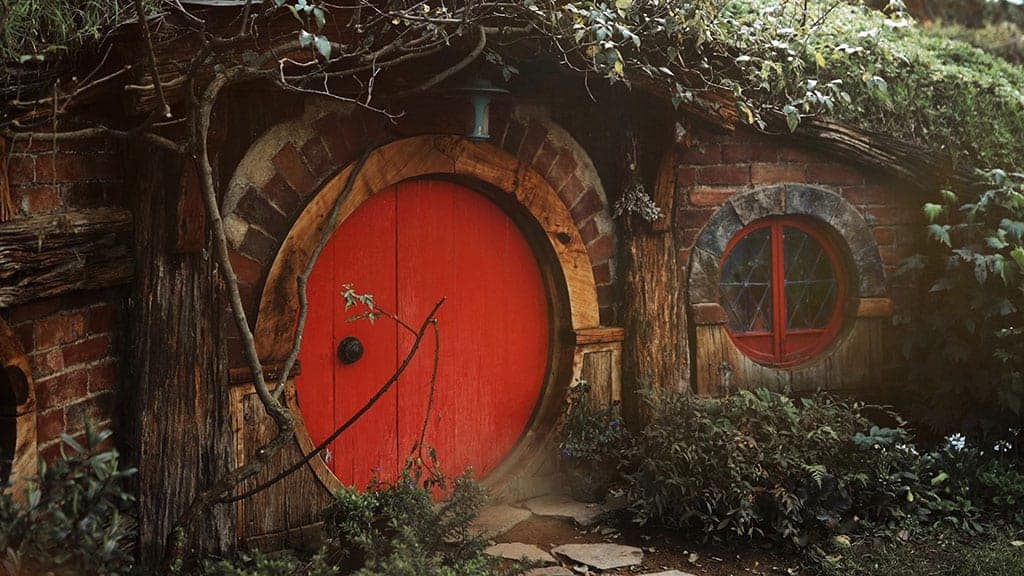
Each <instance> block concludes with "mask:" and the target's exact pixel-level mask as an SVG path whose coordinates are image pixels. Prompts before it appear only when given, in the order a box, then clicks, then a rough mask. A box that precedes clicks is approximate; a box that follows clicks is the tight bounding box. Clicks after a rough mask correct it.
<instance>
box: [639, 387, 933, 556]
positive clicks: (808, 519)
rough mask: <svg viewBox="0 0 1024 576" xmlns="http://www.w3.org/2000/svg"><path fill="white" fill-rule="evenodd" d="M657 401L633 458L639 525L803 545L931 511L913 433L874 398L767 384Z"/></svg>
mask: <svg viewBox="0 0 1024 576" xmlns="http://www.w3.org/2000/svg"><path fill="white" fill-rule="evenodd" d="M650 403H651V410H652V420H651V421H650V423H649V424H648V425H647V426H646V427H645V428H644V429H643V430H642V431H640V432H639V433H638V434H636V439H635V442H634V443H633V445H632V447H631V448H630V450H629V451H628V453H627V454H626V462H625V464H624V468H625V470H626V472H625V476H626V481H627V487H626V496H627V498H628V502H629V503H630V506H629V510H630V512H631V514H632V517H633V520H634V521H635V522H637V523H640V524H649V523H650V524H656V525H664V526H668V527H672V528H680V529H698V530H701V531H703V532H704V533H705V534H707V535H709V536H717V535H727V534H731V535H739V536H747V537H753V536H767V537H770V538H775V539H779V540H786V541H790V542H792V543H795V544H797V545H799V546H803V545H806V544H808V543H810V542H812V541H815V540H819V539H821V538H823V537H825V536H827V535H829V534H831V533H836V532H848V531H851V530H854V529H856V528H857V527H858V524H860V523H863V522H871V523H876V524H877V523H880V524H885V523H888V522H891V521H895V520H897V519H901V518H906V517H907V516H908V515H918V516H926V515H927V514H928V509H927V507H926V506H925V505H924V504H925V502H926V501H927V499H928V498H930V497H931V495H929V494H927V493H925V494H919V493H918V492H919V489H918V486H919V485H920V484H921V483H922V482H921V481H920V480H919V478H918V476H917V471H918V458H917V456H916V455H915V454H914V452H913V451H912V450H911V448H910V447H909V446H907V443H908V441H909V440H908V435H907V433H906V432H905V431H903V430H901V429H895V430H894V429H886V428H878V427H877V426H872V425H871V422H870V420H869V419H868V418H867V417H866V416H865V411H866V407H865V406H864V405H861V404H850V403H846V402H842V401H839V400H836V399H833V398H830V397H827V396H820V397H816V398H808V399H802V400H796V401H794V400H792V399H790V398H787V397H786V396H783V395H781V394H777V393H774V392H770V391H768V390H764V389H761V390H756V391H753V392H747V391H744V392H740V393H739V394H737V395H734V396H731V397H728V398H722V399H703V398H698V397H693V396H690V395H682V394H667V395H661V396H652V397H651V398H650Z"/></svg>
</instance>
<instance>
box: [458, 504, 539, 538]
mask: <svg viewBox="0 0 1024 576" xmlns="http://www.w3.org/2000/svg"><path fill="white" fill-rule="evenodd" d="M532 515H533V514H531V513H530V511H529V510H525V509H523V508H514V507H512V506H505V505H500V506H488V507H487V508H484V509H483V510H481V511H480V513H479V514H478V515H477V517H476V519H475V520H473V524H472V525H470V527H469V532H470V534H473V535H475V536H485V537H488V536H500V535H502V534H504V533H505V532H508V531H509V530H511V529H512V528H514V527H515V525H516V524H519V523H520V522H522V521H523V520H526V519H527V518H529V517H530V516H532Z"/></svg>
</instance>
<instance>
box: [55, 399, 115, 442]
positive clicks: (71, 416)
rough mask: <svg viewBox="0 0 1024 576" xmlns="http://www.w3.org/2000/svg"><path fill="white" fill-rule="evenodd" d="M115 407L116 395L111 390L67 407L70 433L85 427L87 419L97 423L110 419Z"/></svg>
mask: <svg viewBox="0 0 1024 576" xmlns="http://www.w3.org/2000/svg"><path fill="white" fill-rule="evenodd" d="M113 409H114V395H113V394H112V393H110V392H107V393H104V394H98V395H96V396H93V397H91V398H88V399H86V400H84V401H82V402H77V403H75V404H72V405H71V406H68V407H67V416H66V418H67V426H68V432H69V433H72V434H73V433H75V432H79V431H81V430H84V429H85V423H86V421H89V422H93V423H97V422H102V421H104V420H110V417H111V413H112V412H113Z"/></svg>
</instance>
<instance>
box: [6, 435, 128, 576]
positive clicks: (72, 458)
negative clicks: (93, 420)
mask: <svg viewBox="0 0 1024 576" xmlns="http://www.w3.org/2000/svg"><path fill="white" fill-rule="evenodd" d="M110 434H111V432H110V431H109V430H102V431H97V430H95V429H94V428H93V426H92V425H87V426H86V429H85V438H84V443H79V442H78V441H77V440H75V439H74V438H72V437H71V436H68V435H66V434H64V435H61V441H62V442H63V446H62V447H61V456H60V457H59V458H57V459H56V460H55V461H54V462H52V463H51V464H50V465H47V464H46V463H44V462H41V463H40V465H39V475H38V477H37V478H34V479H32V480H30V482H29V486H28V489H27V491H26V493H25V494H24V501H19V499H16V498H14V497H12V496H11V495H10V494H7V493H3V494H0V568H2V570H0V572H3V573H4V574H10V575H11V576H22V575H24V576H35V575H37V574H53V575H55V576H63V575H68V576H71V575H75V576H79V575H101V574H102V575H117V574H127V573H129V571H130V570H131V568H132V565H133V563H134V560H133V557H132V547H133V546H134V543H135V539H136V537H137V533H136V525H135V521H134V519H133V518H132V516H131V508H132V505H133V503H134V497H133V496H132V495H131V494H130V493H129V492H128V491H127V490H126V489H125V485H124V484H125V481H126V480H127V479H128V478H129V477H130V476H132V475H133V474H134V473H135V470H133V469H125V470H122V469H121V468H120V467H119V462H118V453H117V450H115V449H113V448H110V449H104V448H103V444H104V442H105V441H106V440H107V439H108V438H109V437H110Z"/></svg>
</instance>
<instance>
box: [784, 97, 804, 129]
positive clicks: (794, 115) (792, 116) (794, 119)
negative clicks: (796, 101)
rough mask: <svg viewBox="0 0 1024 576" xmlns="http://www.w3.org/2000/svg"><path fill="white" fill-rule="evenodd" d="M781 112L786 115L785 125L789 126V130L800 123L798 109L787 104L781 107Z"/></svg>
mask: <svg viewBox="0 0 1024 576" xmlns="http://www.w3.org/2000/svg"><path fill="white" fill-rule="evenodd" d="M782 113H783V114H785V115H786V126H789V131H790V132H793V131H795V130H796V127H797V126H799V125H800V111H799V110H797V109H796V108H795V107H793V106H791V105H789V104H787V105H785V106H783V107H782Z"/></svg>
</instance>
